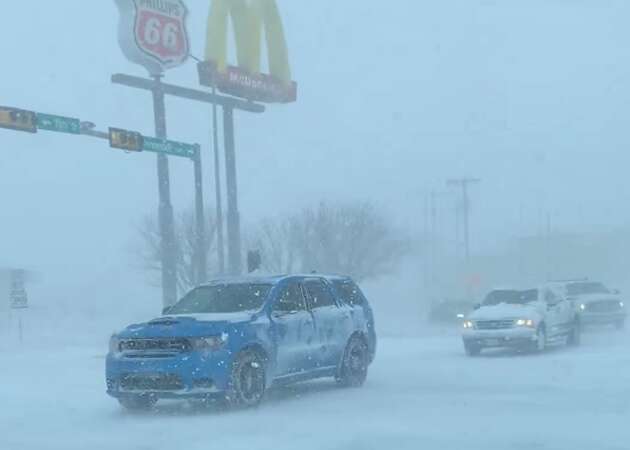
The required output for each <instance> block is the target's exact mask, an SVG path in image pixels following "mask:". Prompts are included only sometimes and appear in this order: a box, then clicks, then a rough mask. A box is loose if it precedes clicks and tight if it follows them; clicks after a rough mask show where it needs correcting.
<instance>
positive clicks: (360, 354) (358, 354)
mask: <svg viewBox="0 0 630 450" xmlns="http://www.w3.org/2000/svg"><path fill="white" fill-rule="evenodd" d="M369 360H370V356H369V351H368V345H367V342H365V339H363V338H362V337H359V336H353V337H351V338H350V340H349V341H348V343H347V344H346V349H345V350H344V352H343V356H342V358H341V361H340V363H339V369H338V371H337V376H336V377H335V380H336V381H337V383H339V385H340V386H343V387H360V386H362V385H363V383H365V379H366V378H367V372H368V364H369Z"/></svg>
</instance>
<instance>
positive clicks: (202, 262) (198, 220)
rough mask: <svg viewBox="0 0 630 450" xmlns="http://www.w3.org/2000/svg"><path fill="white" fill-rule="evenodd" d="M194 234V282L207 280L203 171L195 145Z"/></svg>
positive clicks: (199, 282)
mask: <svg viewBox="0 0 630 450" xmlns="http://www.w3.org/2000/svg"><path fill="white" fill-rule="evenodd" d="M193 163H194V165H195V211H196V212H195V236H196V240H197V242H196V244H195V247H196V255H195V256H196V258H195V259H196V261H197V264H196V273H195V278H196V280H195V281H196V284H201V283H203V282H205V281H207V275H208V272H207V270H208V251H207V250H208V248H207V239H208V235H207V233H206V215H205V212H204V201H203V171H202V169H201V147H199V146H197V148H196V151H195V157H194V159H193Z"/></svg>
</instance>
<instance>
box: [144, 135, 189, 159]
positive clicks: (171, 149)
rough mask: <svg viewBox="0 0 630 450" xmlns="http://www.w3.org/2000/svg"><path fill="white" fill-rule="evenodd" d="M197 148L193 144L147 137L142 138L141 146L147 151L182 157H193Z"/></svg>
mask: <svg viewBox="0 0 630 450" xmlns="http://www.w3.org/2000/svg"><path fill="white" fill-rule="evenodd" d="M198 148H199V146H198V145H194V144H185V143H183V142H176V141H168V140H166V139H157V138H149V137H145V138H144V145H143V147H142V149H143V150H145V151H147V152H155V153H164V154H167V155H172V156H182V157H184V158H194V157H195V156H196V154H197V150H198Z"/></svg>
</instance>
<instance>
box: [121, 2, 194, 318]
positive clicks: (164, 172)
mask: <svg viewBox="0 0 630 450" xmlns="http://www.w3.org/2000/svg"><path fill="white" fill-rule="evenodd" d="M116 4H117V5H118V9H119V11H120V22H119V26H118V42H119V44H120V48H121V49H122V51H123V53H124V54H125V56H126V57H127V58H128V59H129V60H130V61H132V62H134V63H136V64H139V65H141V66H143V67H144V68H145V69H146V70H147V71H148V72H149V74H150V75H151V76H152V77H153V79H154V80H155V82H156V84H157V85H158V88H156V89H154V90H153V91H152V94H153V115H154V120H155V136H156V137H157V138H158V139H166V136H167V133H166V108H165V105H164V91H163V90H162V89H161V88H160V87H159V85H160V84H161V82H162V75H163V73H164V72H165V71H166V70H168V69H171V68H173V67H177V66H180V65H182V64H183V63H185V62H186V60H187V59H188V56H189V54H190V43H189V38H188V31H187V29H186V18H187V16H188V10H187V8H186V5H185V4H184V2H183V1H182V0H116ZM157 174H158V194H159V209H158V213H159V221H160V235H161V241H160V242H161V244H160V245H161V249H160V250H161V252H160V253H161V255H162V303H163V306H170V305H172V304H174V303H175V301H176V300H177V273H176V270H177V268H176V264H177V261H176V259H177V248H176V245H177V244H176V241H175V223H174V222H175V221H174V218H173V206H172V205H171V187H170V176H169V167H168V158H167V153H165V152H159V153H158V154H157Z"/></svg>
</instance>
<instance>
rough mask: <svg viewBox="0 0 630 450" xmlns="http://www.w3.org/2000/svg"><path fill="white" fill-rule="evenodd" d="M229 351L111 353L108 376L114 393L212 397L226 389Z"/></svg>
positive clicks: (108, 388) (108, 389) (106, 375)
mask: <svg viewBox="0 0 630 450" xmlns="http://www.w3.org/2000/svg"><path fill="white" fill-rule="evenodd" d="M230 361H231V359H230V353H229V352H228V351H220V352H213V353H206V352H199V351H195V352H189V353H181V354H178V355H175V356H172V357H167V358H152V357H142V356H135V357H130V356H125V355H124V354H111V353H110V354H108V355H107V359H106V368H105V377H106V383H107V393H108V394H109V395H111V396H112V397H117V398H120V397H128V396H135V395H152V396H154V397H157V398H195V397H201V398H203V397H209V396H213V395H217V394H220V393H222V392H225V391H226V390H227V386H228V380H229V376H230V369H229V368H230Z"/></svg>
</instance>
